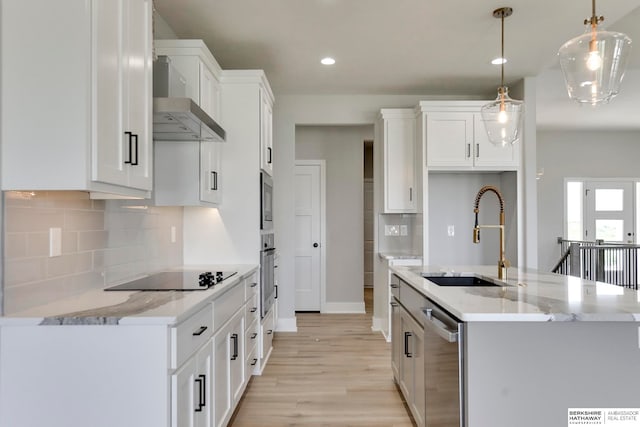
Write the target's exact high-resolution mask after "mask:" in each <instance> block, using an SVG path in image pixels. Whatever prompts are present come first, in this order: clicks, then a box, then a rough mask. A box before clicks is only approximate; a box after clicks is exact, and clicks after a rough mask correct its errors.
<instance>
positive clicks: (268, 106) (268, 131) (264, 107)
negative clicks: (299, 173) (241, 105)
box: [260, 89, 273, 176]
mask: <svg viewBox="0 0 640 427" xmlns="http://www.w3.org/2000/svg"><path fill="white" fill-rule="evenodd" d="M260 168H261V169H262V170H263V171H265V172H266V173H268V174H269V175H271V176H273V99H272V98H271V97H270V96H269V94H268V93H267V91H266V90H264V89H261V90H260Z"/></svg>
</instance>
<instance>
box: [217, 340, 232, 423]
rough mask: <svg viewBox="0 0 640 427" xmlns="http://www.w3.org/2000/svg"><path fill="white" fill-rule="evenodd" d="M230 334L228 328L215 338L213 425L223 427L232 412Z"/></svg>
mask: <svg viewBox="0 0 640 427" xmlns="http://www.w3.org/2000/svg"><path fill="white" fill-rule="evenodd" d="M229 340H230V334H229V332H228V329H227V328H224V329H222V330H220V331H219V332H218V333H217V334H216V335H215V336H214V348H213V353H214V356H213V396H214V404H213V420H214V422H213V425H214V426H215V427H221V426H223V425H224V422H225V420H226V419H227V417H228V416H229V415H230V411H231V383H230V376H229V374H230V363H231V360H230V357H231V353H230V346H229Z"/></svg>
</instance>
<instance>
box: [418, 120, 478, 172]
mask: <svg viewBox="0 0 640 427" xmlns="http://www.w3.org/2000/svg"><path fill="white" fill-rule="evenodd" d="M426 122H427V123H426V127H427V166H472V165H473V157H472V153H473V113H428V114H427V118H426Z"/></svg>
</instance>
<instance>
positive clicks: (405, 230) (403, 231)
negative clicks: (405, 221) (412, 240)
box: [400, 225, 409, 236]
mask: <svg viewBox="0 0 640 427" xmlns="http://www.w3.org/2000/svg"><path fill="white" fill-rule="evenodd" d="M407 234H409V228H408V227H407V226H406V225H401V226H400V235H401V236H406V235H407Z"/></svg>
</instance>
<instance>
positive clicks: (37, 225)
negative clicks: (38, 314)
mask: <svg viewBox="0 0 640 427" xmlns="http://www.w3.org/2000/svg"><path fill="white" fill-rule="evenodd" d="M4 196H5V207H4V217H5V242H4V244H5V258H4V266H5V271H4V274H5V275H4V298H5V301H4V305H5V307H4V310H5V313H12V312H16V311H20V310H24V309H27V308H29V307H32V306H35V305H39V304H43V303H46V302H49V301H52V300H55V299H59V298H65V297H69V296H72V295H75V294H77V293H80V292H82V291H85V290H88V289H95V288H102V287H104V286H105V285H109V284H112V283H118V282H121V281H124V280H128V279H131V278H135V277H139V276H142V275H144V274H148V273H152V272H155V271H159V270H163V269H167V268H171V267H176V266H179V265H182V264H183V245H182V217H183V208H181V207H154V206H149V203H148V201H145V200H106V201H105V200H91V199H90V198H89V194H88V193H86V192H80V191H60V192H56V191H39V192H16V191H12V192H5V193H4ZM172 226H174V227H176V236H177V241H176V242H175V243H171V241H170V235H171V233H170V230H171V227H172ZM50 227H60V228H62V255H61V256H58V257H49V256H48V255H49V228H50Z"/></svg>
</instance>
